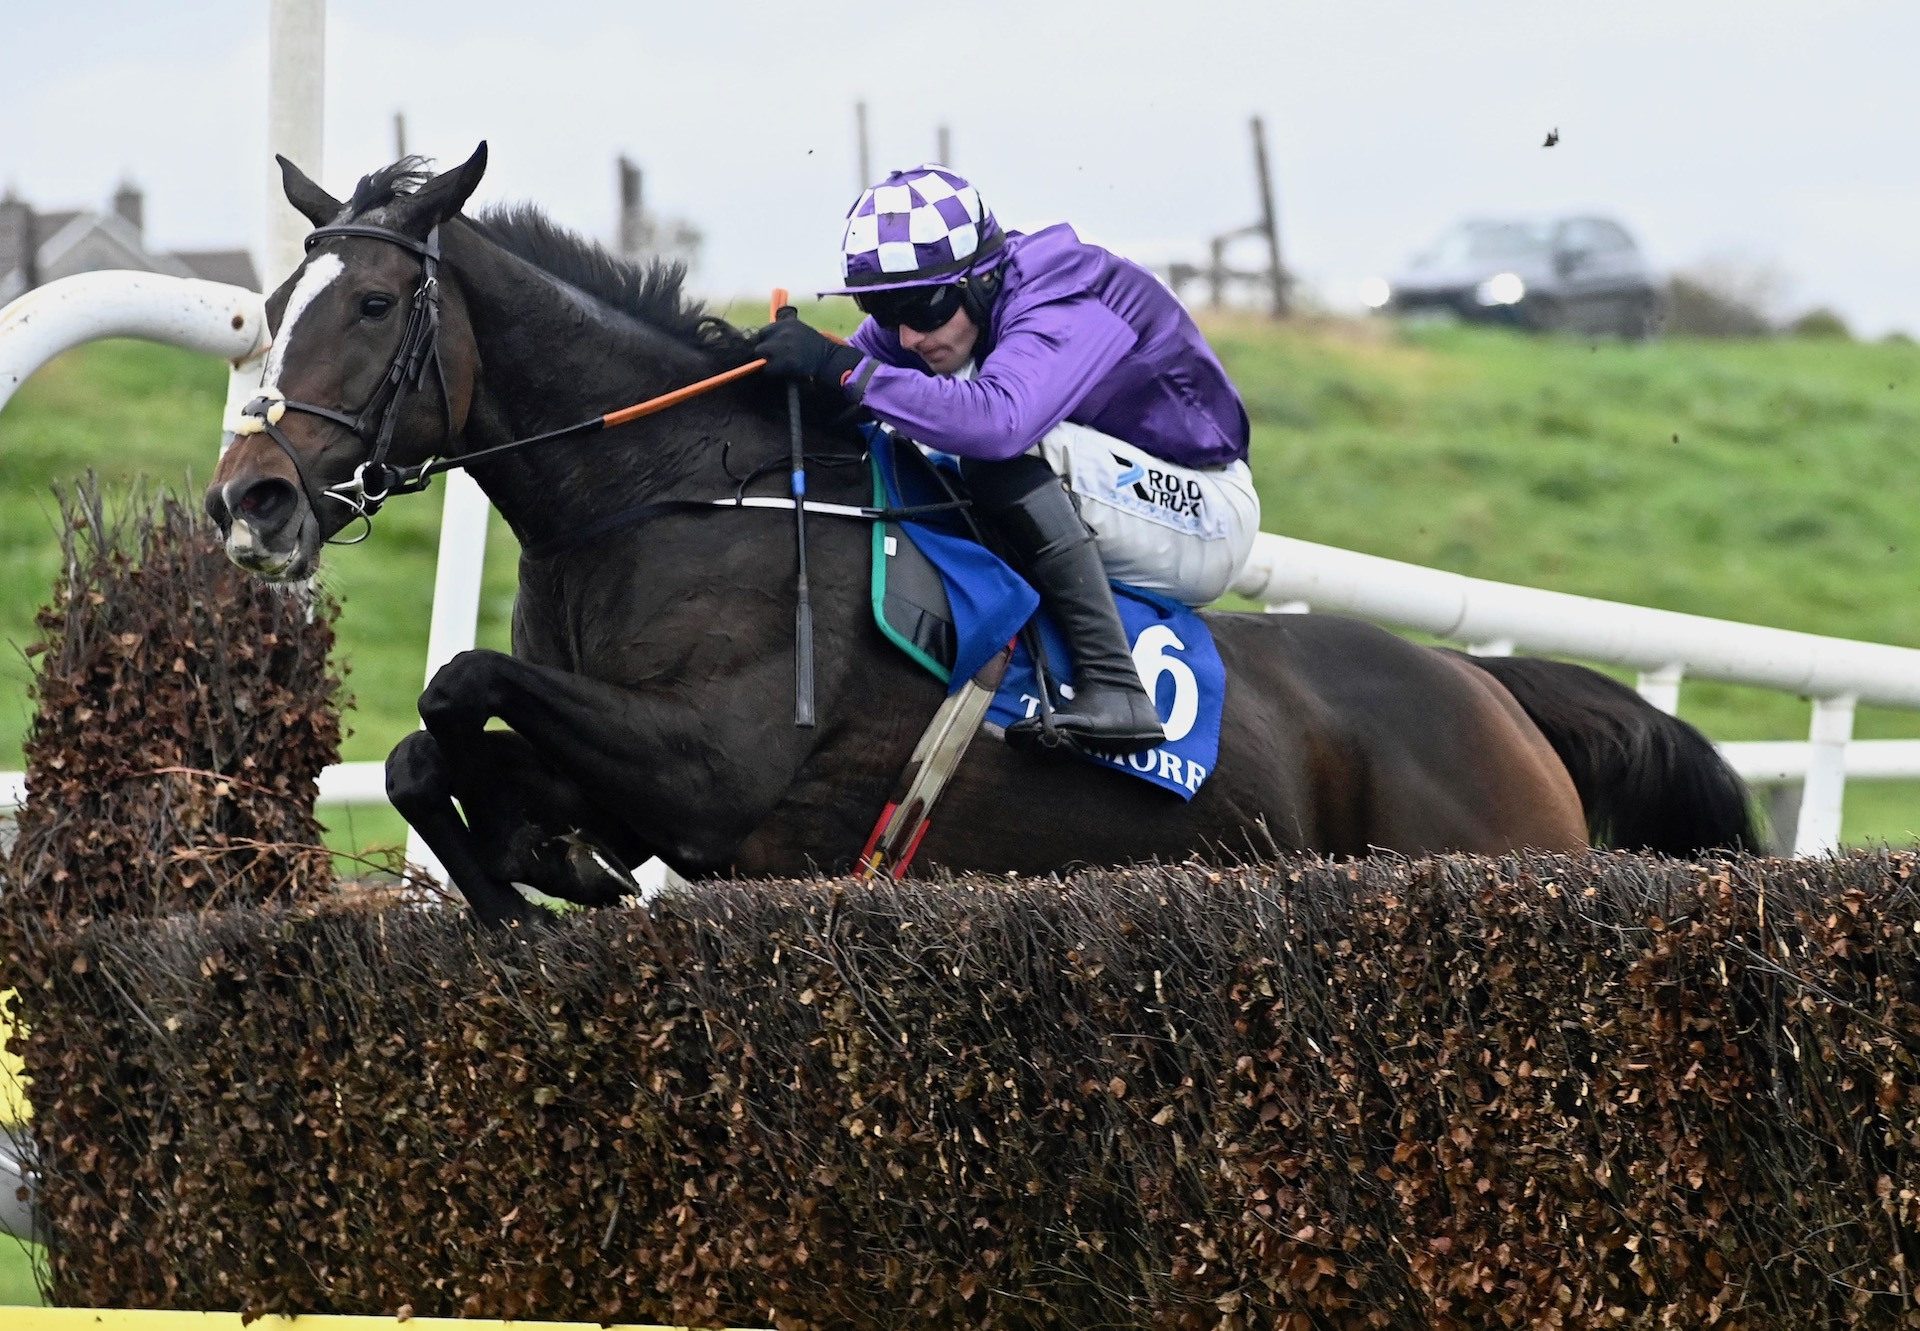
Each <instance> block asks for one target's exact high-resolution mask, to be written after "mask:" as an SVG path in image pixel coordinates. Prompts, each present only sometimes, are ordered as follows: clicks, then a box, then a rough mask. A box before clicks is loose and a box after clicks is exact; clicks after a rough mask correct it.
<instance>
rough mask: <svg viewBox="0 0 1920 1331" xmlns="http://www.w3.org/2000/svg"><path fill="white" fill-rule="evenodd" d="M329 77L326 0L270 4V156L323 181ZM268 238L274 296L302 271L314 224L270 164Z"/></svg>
mask: <svg viewBox="0 0 1920 1331" xmlns="http://www.w3.org/2000/svg"><path fill="white" fill-rule="evenodd" d="M326 74H327V4H326V0H268V5H267V151H268V152H269V153H279V154H280V155H281V156H282V157H284V158H286V159H287V160H288V161H289V162H292V163H293V164H294V165H295V166H297V167H299V168H300V169H301V170H302V171H304V172H306V173H307V174H308V175H309V176H312V177H313V178H314V179H315V180H320V179H322V178H323V176H322V172H323V171H324V169H325V165H326V164H325V163H324V162H323V161H322V160H321V155H322V143H323V140H322V135H321V116H322V111H323V109H324V106H325V97H326V82H327V79H326ZM266 204H267V235H266V250H265V255H264V258H265V263H264V264H263V265H262V267H261V270H260V280H261V281H262V283H264V284H265V287H266V289H267V290H268V291H272V290H273V289H274V288H275V287H277V286H279V285H280V284H281V283H282V282H284V281H285V280H286V278H287V275H288V274H289V273H291V272H292V271H293V270H294V269H296V268H298V267H299V266H300V256H301V255H302V254H303V253H305V249H306V239H307V232H308V231H310V230H311V229H312V223H310V222H308V221H307V219H306V218H304V217H302V216H301V215H300V214H299V213H298V212H296V211H295V210H294V207H293V205H292V204H290V203H288V202H287V196H286V193H285V192H284V190H283V189H282V188H281V184H280V171H279V169H278V167H276V166H275V165H274V164H273V163H272V161H271V160H269V161H268V163H267V197H266Z"/></svg>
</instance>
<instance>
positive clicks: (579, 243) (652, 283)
mask: <svg viewBox="0 0 1920 1331" xmlns="http://www.w3.org/2000/svg"><path fill="white" fill-rule="evenodd" d="M469 220H470V221H471V222H472V223H473V226H474V228H475V229H476V230H477V231H479V232H480V234H482V235H483V236H485V237H486V238H487V239H488V240H491V241H492V242H493V243H494V244H496V245H498V246H499V247H500V248H501V249H503V250H505V251H507V252H508V253H509V254H512V255H515V256H517V257H519V258H521V259H525V260H526V261H527V262H528V263H530V264H532V265H533V266H534V267H535V268H538V269H540V270H541V271H542V272H544V273H547V274H549V275H550V276H553V277H557V278H559V279H560V280H561V281H562V282H565V283H566V284H567V285H568V286H571V287H574V288H576V289H578V290H580V291H584V292H585V293H586V294H587V295H589V296H591V297H593V298H594V299H595V300H598V301H600V302H602V303H603V304H606V305H609V306H611V307H613V308H614V309H616V310H619V311H621V312H622V313H624V314H630V315H632V316H633V317H634V318H635V319H638V320H639V321H640V322H642V323H644V324H647V325H648V326H650V327H652V328H657V329H659V330H660V331H661V332H663V333H666V334H668V335H669V336H671V337H674V338H677V339H678V340H680V341H681V342H684V343H686V344H687V345H688V346H690V347H694V348H697V349H699V350H701V351H707V352H713V353H718V354H720V355H723V356H728V357H730V358H732V359H739V360H745V359H746V358H747V356H748V355H749V354H750V351H749V348H748V344H747V340H746V338H745V337H744V336H743V335H742V334H741V332H740V330H739V329H737V328H735V327H734V326H733V325H732V324H730V323H728V322H726V320H724V319H720V318H716V317H715V316H714V315H712V314H709V313H708V312H707V309H706V307H705V306H704V305H702V304H701V303H700V302H699V301H698V300H695V299H693V298H692V297H690V296H688V295H687V294H686V291H685V285H686V280H687V266H686V265H685V264H683V263H679V262H677V261H669V260H666V259H650V260H647V261H646V262H644V263H635V262H631V261H629V260H626V259H620V258H616V257H615V256H614V255H611V254H609V253H607V251H606V250H605V249H604V248H602V247H601V246H600V245H598V244H596V243H595V242H593V241H591V240H588V239H587V238H586V237H585V236H581V235H578V234H576V233H575V232H573V231H570V230H568V229H567V228H566V227H563V226H561V225H560V224H559V223H557V222H555V221H554V220H553V219H552V218H550V217H548V216H547V215H546V214H545V213H543V212H541V211H540V210H539V209H538V208H536V207H534V206H533V205H532V204H530V203H509V204H500V205H497V206H495V207H491V208H488V209H486V210H485V211H483V212H482V213H481V214H480V215H479V216H478V217H475V218H470V219H469Z"/></svg>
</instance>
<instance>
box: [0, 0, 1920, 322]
mask: <svg viewBox="0 0 1920 1331" xmlns="http://www.w3.org/2000/svg"><path fill="white" fill-rule="evenodd" d="M265 33H266V20H265V2H264V0H196V3H195V4H193V5H190V6H167V7H164V8H163V7H161V6H156V5H133V4H107V3H99V2H97V0H70V2H69V3H65V4H59V5H51V4H48V5H34V6H32V7H31V8H28V7H26V6H24V5H23V4H22V3H21V0H9V3H7V4H6V7H5V8H4V9H0V185H5V184H12V185H13V186H15V187H16V188H17V189H18V190H19V191H20V192H21V193H22V194H24V195H25V196H27V197H28V198H29V199H31V200H33V201H34V202H36V203H38V204H40V205H41V206H44V207H70V206H75V205H86V204H99V203H103V202H104V201H105V199H106V197H107V196H108V194H109V193H110V192H111V191H112V188H113V186H114V184H115V183H116V182H117V181H118V180H119V179H120V177H121V176H122V175H123V174H130V175H132V176H133V177H134V178H136V179H137V180H138V181H139V183H140V184H141V185H142V186H144V188H145V190H146V194H147V225H148V232H149V235H150V237H151V238H152V239H153V240H154V241H155V242H156V243H157V244H159V245H161V246H163V247H171V248H194V247H203V246H214V245H220V244H229V243H234V242H244V243H247V244H251V245H254V246H256V247H257V246H258V243H259V241H260V238H261V236H262V233H263V226H262V223H261V216H262V194H263V189H264V185H263V163H264V160H265V133H264V129H263V125H262V115H261V107H262V96H263V91H264V86H265V61H264V52H265V42H266V37H265ZM1916 51H1920V6H1914V5H1912V4H1910V3H1894V2H1882V3H1844V2H1841V3H1824V4H1813V3H1806V4H1799V3H1777V2H1776V0H1740V2H1739V3H1722V2H1721V0H1663V2H1662V3H1642V2H1641V0H1616V2H1615V3H1608V4H1581V5H1577V6H1576V5H1573V4H1560V3H1548V2H1547V0H1527V2H1526V3H1505V2H1495V0H1487V2H1485V3H1438V2H1427V3H1378V4H1376V3H1342V4H1331V3H1329V4H1313V5H1294V4H1236V5H1225V4H1221V5H1207V4H1185V5H1167V4H1147V3H1143V2H1141V0H1105V3H1100V4H1079V3H1073V4H1060V3H1048V2H1047V0H1026V2H1025V3H1001V2H999V0H995V2H993V3H976V4H968V5H956V4H945V5H918V4H901V5H893V6H888V5H884V4H879V3H875V0H863V2H862V3H857V4H836V3H819V4H811V5H804V6H803V5H795V4H790V3H788V4H758V3H732V4H724V5H720V4H710V5H701V6H691V5H683V4H678V3H676V4H672V5H651V4H648V5H640V4H613V3H597V4H588V3H570V2H568V0H550V2H549V3H546V4H534V5H529V4H526V3H524V2H522V3H513V4H508V3H503V2H501V0H461V2H460V3H444V2H442V0H434V2H432V3H418V4H404V3H384V4H383V3H376V2H375V0H333V3H332V4H331V5H330V6H329V12H328V43H327V117H326V161H325V163H324V164H323V165H322V166H321V167H320V169H319V170H318V171H316V172H314V174H316V175H318V176H319V178H320V179H321V180H322V181H323V183H325V184H326V185H327V186H328V187H329V188H331V189H332V190H333V191H334V192H335V193H344V192H346V191H347V190H348V189H350V188H351V186H352V183H353V180H354V178H355V177H356V176H358V175H359V174H360V173H362V172H364V171H365V170H367V169H369V168H370V167H372V166H374V165H377V164H379V163H381V162H384V161H386V160H387V159H388V158H389V157H390V156H391V155H392V154H391V145H392V138H391V135H392V130H391V117H392V113H393V112H394V111H395V110H396V109H404V110H405V112H406V113H407V117H408V122H409V133H410V146H412V147H414V148H416V149H418V150H421V151H426V152H429V153H433V154H435V155H437V156H439V157H441V158H442V159H443V160H451V159H454V158H456V157H457V156H464V155H465V154H466V153H467V152H468V151H470V150H471V148H472V147H473V144H474V143H475V141H477V140H479V139H481V138H486V139H488V140H489V141H490V144H491V148H492V165H491V167H490V169H489V174H488V179H487V181H486V183H485V184H484V185H483V186H482V193H481V197H482V199H483V200H485V199H501V198H527V199H532V200H535V201H537V202H539V203H542V204H544V205H545V206H546V207H547V208H548V209H549V211H550V212H552V213H553V214H554V216H555V217H557V218H558V219H559V220H561V221H563V222H566V223H567V224H569V225H572V226H574V227H577V228H579V229H581V230H584V231H587V232H589V233H592V234H594V235H596V236H600V237H606V236H608V235H609V234H610V233H611V230H612V225H613V208H614V194H613V190H614V185H613V166H612V159H613V156H614V154H615V153H616V152H620V151H626V152H628V153H629V154H631V155H632V156H634V157H635V158H636V159H637V160H639V161H640V162H641V164H642V165H643V166H644V167H645V169H646V172H647V187H648V194H649V201H650V202H651V203H652V204H653V205H655V206H656V207H657V208H658V209H659V210H661V211H663V212H665V213H668V214H670V215H678V216H683V217H686V218H687V219H689V220H691V221H693V222H694V223H696V224H697V225H698V226H700V227H701V228H703V229H704V231H705V232H706V237H707V240H706V249H705V257H704V261H703V264H702V268H701V271H700V273H699V275H698V277H699V284H700V285H701V286H702V287H703V288H704V289H706V290H709V291H713V292H720V293H758V292H762V291H764V290H765V289H766V288H768V287H770V286H773V285H776V284H780V285H788V286H792V287H795V288H800V289H806V288H810V287H813V286H817V285H820V284H823V283H824V282H825V281H826V280H827V279H828V278H830V276H831V274H832V271H833V255H834V246H835V242H836V241H837V239H838V235H839V225H840V219H841V216H842V214H843V213H844V211H845V209H846V207H847V205H848V204H849V203H850V202H851V201H852V198H853V195H854V194H855V192H856V187H857V182H856V180H855V175H856V170H855V164H854V153H853V130H852V125H853V116H852V103H853V102H854V100H855V99H856V98H857V97H865V98H866V100H867V101H868V103H869V105H870V107H871V114H872V117H873V124H874V157H875V166H876V168H877V169H881V170H884V169H886V168H887V167H890V166H894V165H910V164H912V163H914V162H917V161H920V160H923V159H925V158H927V157H930V156H931V155H932V152H933V145H934V133H935V127H936V126H937V125H938V124H940V123H942V122H945V123H947V124H949V125H950V126H951V127H952V133H953V142H954V153H953V156H954V158H955V162H954V165H956V166H957V167H959V168H960V169H961V170H962V171H964V172H965V173H967V174H968V175H970V176H971V177H972V178H973V179H974V180H975V181H976V182H977V183H978V184H979V185H980V186H981V188H982V192H983V193H984V194H985V196H986V198H987V200H988V202H989V203H990V204H992V205H993V206H994V207H995V209H996V210H997V211H998V212H999V213H1000V214H1001V216H1002V218H1003V219H1004V220H1005V221H1006V222H1008V224H1010V225H1012V226H1015V227H1032V226H1037V225H1041V224H1044V223H1047V222H1051V221H1056V220H1067V221H1071V222H1073V223H1075V224H1076V225H1077V226H1078V227H1079V228H1080V230H1081V231H1082V233H1083V234H1085V235H1087V236H1089V237H1091V238H1094V239H1097V240H1100V241H1102V242H1104V243H1107V244H1109V245H1112V246H1114V247H1115V248H1118V249H1121V250H1123V251H1126V252H1132V253H1135V254H1137V255H1139V256H1140V257H1143V258H1147V259H1150V260H1153V261H1160V260H1164V259H1166V258H1170V257H1174V256H1175V255H1179V254H1184V255H1188V256H1192V257H1198V256H1200V255H1201V254H1202V253H1203V252H1204V245H1205V238H1206V236H1208V235H1209V234H1211V233H1213V232H1216V231H1220V230H1225V229H1227V228H1230V227H1233V226H1237V225H1240V224H1243V223H1245V222H1248V221H1251V220H1252V218H1253V216H1254V211H1255V206H1256V205H1255V199H1254V192H1253V180H1252V171H1251V165H1250V160H1249V147H1248V142H1247V129H1246V120H1247V117H1248V115H1249V114H1250V113H1255V112H1257V113H1259V114H1261V115H1263V116H1265V117H1266V122H1267V128H1268V137H1269V142H1270V146H1271V151H1272V153H1273V157H1274V161H1275V167H1276V171H1277V173H1278V177H1279V183H1280V191H1281V226H1282V231H1283V236H1284V242H1285V244H1286V247H1287V249H1288V252H1289V256H1290V258H1291V260H1292V262H1293V263H1294V265H1295V267H1296V268H1297V269H1298V271H1299V272H1300V273H1301V274H1302V275H1303V276H1304V277H1305V278H1306V279H1307V280H1308V281H1309V282H1311V283H1313V284H1314V285H1315V286H1316V287H1317V288H1319V289H1320V290H1321V291H1323V293H1324V295H1325V298H1326V299H1327V300H1328V301H1330V302H1331V303H1334V304H1338V305H1351V304H1352V303H1353V291H1354V287H1355V285H1356V283H1357V282H1358V280H1359V279H1360V278H1361V277H1363V276H1365V275H1366V274H1368V273H1369V272H1374V271H1379V270H1381V269H1384V268H1390V267H1392V266H1393V265H1394V264H1395V263H1396V262H1397V261H1398V260H1399V259H1401V258H1402V257H1404V256H1405V254H1406V253H1408V252H1409V251H1410V250H1411V249H1413V248H1415V247H1417V246H1418V245H1419V244H1421V243H1422V242H1424V241H1425V240H1427V239H1428V238H1430V236H1431V235H1432V234H1433V233H1434V232H1435V231H1437V230H1438V229H1439V228H1440V227H1441V226H1443V225H1445V224H1446V223H1447V222H1449V221H1451V220H1453V219H1455V218H1457V217H1459V216H1462V215H1466V214H1487V213H1501V212H1518V213H1522V214H1527V215H1535V214H1540V213H1544V212H1549V211H1555V210H1563V209H1583V210H1584V209H1598V210H1603V211H1606V212H1609V213H1611V214H1613V215H1615V216H1617V217H1619V218H1620V219H1621V220H1623V221H1624V222H1626V223H1627V224H1628V225H1629V226H1630V227H1631V228H1632V229H1633V230H1634V231H1635V232H1636V234H1638V235H1639V236H1640V237H1641V239H1642V241H1643V242H1644V243H1645V245H1646V246H1647V248H1648V250H1649V251H1650V252H1651V254H1652V255H1653V257H1654V258H1655V260H1656V261H1657V262H1659V263H1661V264H1662V265H1664V266H1673V265H1687V264H1692V263H1695V262H1697V261H1699V260H1702V259H1705V258H1709V257H1714V256H1722V255H1735V256H1738V257H1740V258H1742V259H1744V260H1746V261H1751V262H1761V263H1767V264H1772V265H1774V266H1777V267H1778V268H1779V269H1780V270H1781V271H1782V272H1783V273H1785V274H1786V275H1788V276H1789V277H1790V278H1791V279H1792V285H1791V287H1790V289H1789V292H1788V296H1789V300H1788V304H1789V305H1790V306H1792V307H1794V308H1798V307H1803V306H1807V305H1812V304H1831V305H1833V306H1835V307H1837V308H1839V309H1840V310H1841V311H1842V312H1843V313H1845V314H1846V315H1847V316H1848V317H1849V318H1850V319H1852V320H1853V321H1855V323H1856V324H1857V325H1858V326H1859V327H1860V328H1861V330H1862V331H1864V332H1867V333H1874V334H1877V333H1881V332H1884V331H1887V330H1888V329H1891V328H1896V327H1897V328H1905V329H1907V330H1910V331H1920V182H1917V181H1916V176H1915V171H1914V161H1915V153H1914V146H1913V142H1912V139H1913V135H1914V133H1915V126H1916V125H1920V80H1916V79H1915V78H1914V77H1913V74H1912V70H1911V65H1912V61H1913V56H1914V53H1915V52H1916ZM1555 127H1558V129H1559V130H1560V134H1561V142H1560V144H1559V146H1557V147H1555V148H1552V149H1545V148H1542V147H1541V146H1540V143H1541V139H1542V138H1543V137H1544V135H1545V134H1546V132H1547V131H1548V130H1549V129H1552V128H1555ZM303 165H307V166H308V167H309V170H310V171H311V170H312V164H303Z"/></svg>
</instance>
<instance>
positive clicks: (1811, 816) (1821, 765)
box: [1793, 693, 1855, 855]
mask: <svg viewBox="0 0 1920 1331" xmlns="http://www.w3.org/2000/svg"><path fill="white" fill-rule="evenodd" d="M1854 702H1855V697H1854V695H1853V694H1851V693H1843V694H1841V695H1840V696H1839V697H1837V698H1816V699H1815V700H1814V703H1813V725H1812V727H1811V728H1810V731H1809V733H1808V735H1807V745H1808V748H1809V750H1810V752H1809V754H1808V757H1807V783H1806V787H1805V789H1804V790H1803V791H1802V792H1801V795H1800V826H1799V828H1798V830H1797V831H1795V833H1794V836H1793V853H1794V854H1795V855H1830V854H1832V853H1833V852H1834V851H1836V850H1838V849H1839V848H1840V813H1841V803H1842V801H1843V799H1844V798H1845V796H1846V792H1847V744H1848V743H1849V742H1850V741H1851V740H1852V739H1853V705H1854Z"/></svg>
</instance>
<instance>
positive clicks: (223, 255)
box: [0, 195, 260, 299]
mask: <svg viewBox="0 0 1920 1331" xmlns="http://www.w3.org/2000/svg"><path fill="white" fill-rule="evenodd" d="M0 202H4V203H6V204H9V205H19V204H22V203H24V201H23V200H21V199H18V198H15V197H13V196H11V195H9V196H8V197H7V198H6V199H5V200H3V201H0ZM18 220H19V213H18V211H17V210H16V209H15V208H11V207H10V208H8V209H6V210H5V211H3V212H0V221H4V223H5V224H4V225H0V293H5V294H12V291H13V289H14V288H16V287H18V286H20V285H21V283H22V282H23V280H24V279H23V277H22V275H21V269H22V268H24V267H25V263H24V260H25V257H26V256H25V254H24V252H23V242H24V240H25V235H24V231H23V229H22V227H21V226H19V225H18V224H17V223H18ZM33 230H34V238H35V240H36V242H37V244H38V246H39V257H40V270H41V272H42V274H46V273H49V272H54V271H57V270H58V269H59V268H60V266H61V260H62V259H63V258H64V257H66V256H67V255H68V254H69V253H70V252H71V251H72V250H73V248H74V247H75V246H76V245H78V244H80V242H81V241H82V240H84V239H85V238H86V237H88V236H90V235H96V234H98V235H100V236H101V237H102V239H103V240H110V241H111V242H112V244H111V246H108V247H107V248H112V249H118V250H122V251H125V253H126V255H127V258H128V260H129V262H130V263H132V264H136V265H138V266H141V267H144V268H145V269H147V270H148V271H151V272H159V273H173V274H190V275H192V276H194V277H197V278H201V279H203V280H205V281H209V282H227V283H230V284H232V285H234V286H240V287H246V288H247V289H248V290H250V291H258V290H259V289H260V277H259V274H258V272H257V271H256V270H255V268H254V266H253V256H252V255H251V254H249V253H248V252H247V251H245V250H242V249H224V250H182V251H178V252H168V251H164V250H154V249H148V248H147V247H146V245H145V243H144V239H143V237H142V236H141V235H140V232H139V230H138V228H137V227H136V226H134V225H133V224H131V223H129V222H128V221H127V219H125V218H124V217H121V216H120V215H119V214H118V213H115V212H113V211H112V210H111V209H108V210H105V211H94V210H91V209H82V208H67V209H60V210H57V211H51V212H37V211H36V212H35V213H34V218H33ZM99 243H100V242H96V244H99ZM96 262H97V260H96ZM0 299H4V295H0Z"/></svg>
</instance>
